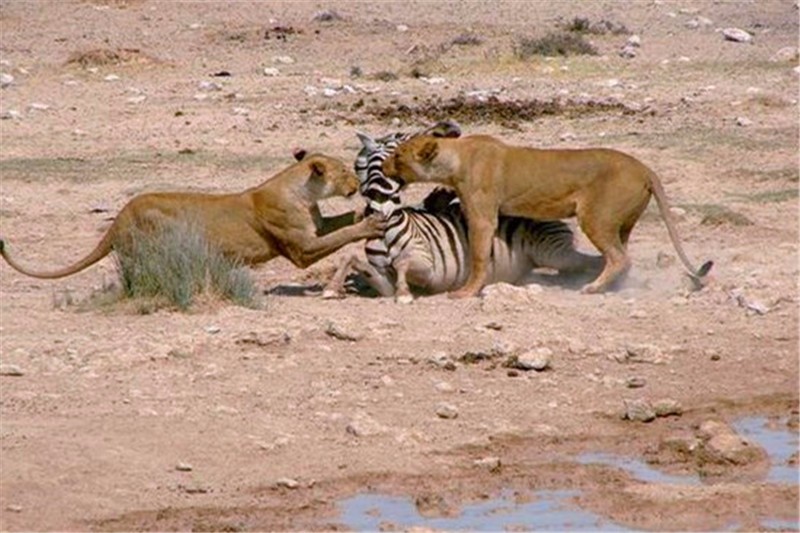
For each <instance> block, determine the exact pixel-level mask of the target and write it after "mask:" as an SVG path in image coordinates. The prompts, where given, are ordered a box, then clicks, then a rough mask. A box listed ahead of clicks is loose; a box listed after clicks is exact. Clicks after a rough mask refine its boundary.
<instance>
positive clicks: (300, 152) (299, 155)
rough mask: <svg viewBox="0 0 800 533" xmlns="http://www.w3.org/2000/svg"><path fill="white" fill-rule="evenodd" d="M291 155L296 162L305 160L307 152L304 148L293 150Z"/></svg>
mask: <svg viewBox="0 0 800 533" xmlns="http://www.w3.org/2000/svg"><path fill="white" fill-rule="evenodd" d="M292 155H293V156H294V158H295V160H296V161H302V160H303V159H305V157H306V155H307V152H306V150H305V148H295V149H294V150H292Z"/></svg>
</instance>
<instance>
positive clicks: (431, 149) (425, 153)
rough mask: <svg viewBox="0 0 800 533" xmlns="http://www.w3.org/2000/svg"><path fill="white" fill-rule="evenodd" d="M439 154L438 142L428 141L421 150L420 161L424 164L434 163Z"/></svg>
mask: <svg viewBox="0 0 800 533" xmlns="http://www.w3.org/2000/svg"><path fill="white" fill-rule="evenodd" d="M438 153H439V145H438V144H437V143H436V141H428V142H426V143H425V144H423V145H422V148H420V149H419V160H420V161H422V162H429V161H432V160H433V158H434V157H436V154H438Z"/></svg>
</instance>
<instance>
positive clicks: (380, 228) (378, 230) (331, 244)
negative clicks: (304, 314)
mask: <svg viewBox="0 0 800 533" xmlns="http://www.w3.org/2000/svg"><path fill="white" fill-rule="evenodd" d="M385 227H386V222H385V220H384V219H383V218H382V217H380V216H378V215H371V216H369V217H367V218H365V219H363V220H362V221H361V222H358V223H356V224H353V225H350V226H347V227H344V228H341V229H338V230H336V231H333V232H331V233H327V234H325V235H309V234H308V232H306V233H304V234H302V235H298V236H297V238H294V239H293V242H291V243H287V245H286V246H285V252H286V256H287V257H288V259H289V260H290V261H291V262H292V263H294V265H295V266H297V267H299V268H307V267H309V266H310V265H312V264H314V263H316V262H317V261H319V260H320V259H322V258H323V257H327V256H328V255H330V254H332V253H333V252H335V251H337V250H339V249H340V248H342V247H343V246H346V245H348V244H350V243H351V242H355V241H360V240H363V239H372V238H376V237H380V236H382V235H383V232H384V229H385Z"/></svg>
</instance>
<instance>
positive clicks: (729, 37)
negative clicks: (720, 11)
mask: <svg viewBox="0 0 800 533" xmlns="http://www.w3.org/2000/svg"><path fill="white" fill-rule="evenodd" d="M722 36H723V37H724V38H725V40H726V41H733V42H736V43H749V42H751V41H752V40H753V36H752V35H751V34H749V33H748V32H746V31H744V30H740V29H739V28H725V29H724V30H722Z"/></svg>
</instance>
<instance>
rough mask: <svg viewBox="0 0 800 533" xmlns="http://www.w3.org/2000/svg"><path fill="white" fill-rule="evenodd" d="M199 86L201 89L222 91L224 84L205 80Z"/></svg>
mask: <svg viewBox="0 0 800 533" xmlns="http://www.w3.org/2000/svg"><path fill="white" fill-rule="evenodd" d="M197 88H198V89H200V90H201V91H221V90H222V85H221V84H219V83H217V82H215V81H209V80H203V81H201V82H200V83H198V84H197Z"/></svg>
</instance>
